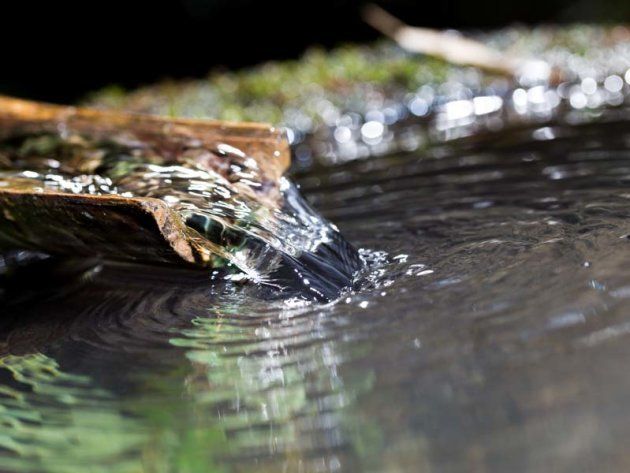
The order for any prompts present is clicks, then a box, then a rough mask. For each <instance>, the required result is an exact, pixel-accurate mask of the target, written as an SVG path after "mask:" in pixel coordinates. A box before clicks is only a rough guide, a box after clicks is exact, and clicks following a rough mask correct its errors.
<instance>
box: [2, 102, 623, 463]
mask: <svg viewBox="0 0 630 473" xmlns="http://www.w3.org/2000/svg"><path fill="white" fill-rule="evenodd" d="M629 116H630V115H628V111H627V109H623V108H618V109H616V110H614V111H612V112H609V113H604V114H602V115H601V116H599V117H591V119H589V120H583V121H582V123H573V124H568V123H567V122H566V121H564V120H563V121H558V122H555V123H546V124H544V125H532V124H530V125H521V126H519V127H516V128H510V129H505V130H503V131H498V132H493V133H484V134H481V135H477V136H474V137H469V138H463V139H458V140H455V141H450V142H446V143H442V144H436V145H434V146H432V147H430V148H428V149H425V150H422V151H417V152H413V153H407V154H399V155H395V156H389V157H381V158H377V159H372V160H366V161H353V162H348V163H345V164H343V165H342V166H337V167H331V168H321V169H314V170H312V171H309V172H307V173H304V174H301V175H298V176H296V180H297V182H298V183H299V184H300V185H301V189H302V192H303V193H304V195H305V196H307V197H308V199H309V200H310V201H311V202H312V203H313V204H314V207H315V208H317V209H318V210H319V211H321V212H322V213H323V215H324V216H326V217H327V218H329V219H330V220H331V221H333V222H335V223H336V224H337V225H338V226H339V227H340V229H341V231H342V233H343V234H344V236H345V237H346V238H347V239H348V240H349V241H351V242H352V243H353V244H354V245H356V247H358V248H362V250H361V252H362V256H363V259H364V260H365V261H366V264H367V265H368V270H367V271H366V273H365V274H364V276H363V277H362V278H360V280H359V281H358V282H357V287H356V288H355V290H354V291H352V292H349V293H348V294H347V295H344V296H343V297H342V299H341V300H338V301H334V302H332V303H328V304H318V303H306V302H303V301H296V300H294V299H292V300H290V301H284V300H277V299H276V300H271V301H270V300H265V299H263V298H261V297H259V295H258V294H257V293H256V292H255V291H254V288H253V287H252V286H251V285H244V286H242V287H241V286H238V287H237V286H235V285H234V284H231V283H225V284H224V283H217V284H214V285H211V286H209V285H208V281H207V278H206V277H202V276H200V275H199V274H197V273H189V272H186V271H175V270H173V271H166V270H156V269H151V270H150V271H149V270H147V269H146V268H140V267H133V266H125V265H111V266H106V267H102V266H98V265H96V266H93V265H90V264H89V263H88V262H86V263H85V265H83V266H81V267H77V266H76V265H71V264H67V263H64V262H63V261H61V262H60V261H57V260H55V259H50V258H45V257H37V258H34V257H31V259H30V260H29V261H24V260H25V258H26V257H25V256H24V255H21V254H14V255H12V256H11V257H10V258H8V257H7V258H6V259H5V260H4V262H3V265H4V266H5V267H11V268H13V269H12V270H11V273H10V274H8V273H7V274H6V275H5V276H4V279H3V280H2V286H1V287H2V292H1V293H0V297H2V319H1V321H0V323H1V324H2V327H1V331H0V334H1V339H0V340H1V345H0V346H1V350H2V353H3V357H2V358H1V359H0V365H1V369H0V423H1V424H2V429H1V430H0V449H1V450H2V455H1V456H0V470H2V471H12V472H13V471H16V472H17V471H21V472H39V471H42V472H74V471H76V472H84V471H93V472H98V471H104V472H105V471H107V472H137V471H147V472H171V471H173V472H174V471H177V472H214V471H226V472H228V471H236V472H239V471H270V472H271V471H273V472H276V471H287V472H292V471H304V472H307V471H314V472H328V471H331V472H336V471H378V472H382V471H386V472H398V471H440V472H443V471H479V472H482V471H567V472H568V471H571V472H574V471H625V470H627V469H628V467H629V466H630V457H629V456H628V453H627V448H626V447H627V438H628V435H629V434H630V427H629V426H630V414H629V413H628V409H627V403H628V398H629V397H630V377H628V376H627V366H628V363H629V362H630V345H627V344H628V342H629V341H630V272H629V271H628V267H629V263H630V187H629V186H630V151H629V149H630V120H629V119H628V117H629ZM5 272H6V270H5Z"/></svg>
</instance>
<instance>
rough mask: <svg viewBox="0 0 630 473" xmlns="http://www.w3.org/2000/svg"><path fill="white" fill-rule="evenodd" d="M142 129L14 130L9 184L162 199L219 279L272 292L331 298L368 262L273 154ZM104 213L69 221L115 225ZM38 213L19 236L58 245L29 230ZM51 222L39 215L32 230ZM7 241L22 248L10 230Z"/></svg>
mask: <svg viewBox="0 0 630 473" xmlns="http://www.w3.org/2000/svg"><path fill="white" fill-rule="evenodd" d="M58 129H59V130H61V131H58ZM136 133H137V134H138V137H137V138H135V139H133V138H129V137H128V136H123V137H122V138H121V137H118V136H113V137H112V138H108V139H107V140H103V139H101V138H99V137H94V136H92V135H90V134H89V133H88V132H84V131H83V132H81V131H77V130H72V129H69V127H68V125H67V124H66V123H59V124H57V125H56V127H55V131H54V132H48V131H47V132H39V133H32V132H28V133H24V134H22V135H16V136H11V137H9V138H6V139H4V141H3V142H1V143H0V189H9V190H12V189H17V190H28V191H30V192H33V193H46V192H51V191H52V192H61V193H64V194H76V195H98V196H117V197H118V196H122V197H125V198H134V197H135V198H152V199H159V200H160V201H162V202H164V203H166V204H167V205H168V206H169V207H170V208H171V209H172V210H173V211H174V212H175V213H176V214H177V216H178V217H179V219H180V220H181V222H182V223H183V224H182V225H181V227H182V228H183V230H182V231H181V233H183V235H182V238H184V237H185V238H187V240H188V241H191V242H193V244H194V245H195V248H196V249H198V251H197V253H199V259H200V261H199V263H200V266H205V267H206V268H207V273H208V274H210V273H211V274H212V279H220V278H223V277H225V276H226V274H225V273H226V272H227V273H230V274H228V276H227V277H232V276H233V275H234V273H236V277H237V278H239V279H247V280H249V281H251V282H253V283H256V284H257V287H259V288H261V289H262V291H261V293H262V292H264V293H266V295H267V296H272V297H282V298H289V297H296V298H301V299H316V300H319V301H331V300H334V299H336V298H338V297H339V296H340V294H341V293H343V291H345V290H346V289H348V288H349V287H350V286H351V285H352V283H353V279H354V277H355V276H356V275H358V273H359V272H360V270H361V269H362V262H361V260H360V257H359V254H358V252H357V250H356V249H355V248H354V247H352V245H350V244H349V243H348V242H347V241H346V240H344V238H343V237H342V236H341V235H340V234H339V232H338V230H337V229H336V228H335V227H334V226H333V225H331V224H330V223H329V222H327V221H326V220H324V219H322V218H321V216H320V215H318V214H317V213H316V212H315V211H314V210H313V209H312V208H311V207H310V206H309V205H308V203H307V202H306V201H304V199H303V198H302V196H301V195H300V193H299V192H298V190H297V189H296V187H295V185H294V184H293V183H292V182H291V181H290V180H289V179H288V178H286V177H279V179H276V178H274V177H272V176H271V174H273V173H274V172H277V171H275V170H274V169H273V158H274V157H273V156H267V157H265V159H266V160H267V161H266V162H265V164H266V165H265V166H263V163H260V162H258V161H256V159H254V158H253V157H250V156H248V155H247V154H245V153H244V152H242V151H240V150H238V149H236V148H234V147H232V146H229V145H227V144H225V143H219V144H218V145H216V146H215V147H214V148H211V149H207V147H204V146H201V145H200V144H198V143H197V144H191V143H186V145H187V146H181V144H178V143H172V142H168V141H166V140H165V144H163V145H162V146H161V147H160V146H156V147H153V146H151V145H152V144H154V143H151V141H150V138H149V139H147V138H146V137H144V136H142V134H141V132H136ZM189 141H193V140H189ZM198 141H199V140H198ZM169 146H170V147H172V148H174V149H176V150H178V151H177V152H175V151H173V150H171V149H169ZM278 153H279V152H278ZM172 155H175V156H176V158H173V157H172ZM278 155H279V154H278ZM31 205H33V204H31ZM102 214H103V212H101V213H100V214H97V215H96V216H95V217H94V216H93V217H91V218H92V219H91V220H87V223H85V222H84V223H75V222H81V221H82V220H83V221H85V217H81V218H79V217H77V216H74V217H72V218H67V219H66V222H65V223H64V224H65V225H75V229H76V228H78V230H75V231H76V232H94V233H98V232H101V233H103V232H107V231H112V232H113V231H116V230H115V229H114V228H108V227H99V226H98V225H94V224H93V219H94V218H97V219H99V218H100V219H105V220H106V219H107V218H108V217H107V215H106V216H105V217H102V216H101V215H102ZM7 215H9V216H8V217H7V221H9V222H11V221H15V220H16V218H15V217H14V216H12V215H11V213H10V212H9V211H7ZM88 217H90V215H88ZM34 218H36V217H33V215H32V212H31V214H29V216H28V217H27V218H26V220H27V221H28V223H23V221H20V222H19V223H18V225H17V228H18V230H17V232H18V235H17V236H14V237H13V240H18V241H20V240H22V241H21V244H25V242H24V241H23V240H25V239H26V240H27V241H26V243H30V244H31V245H33V246H31V247H30V248H32V249H36V250H42V251H51V248H50V247H47V246H46V245H45V244H42V243H41V242H40V241H39V240H38V241H31V240H33V238H30V237H28V236H26V237H24V236H21V234H20V232H21V231H20V230H19V228H20V225H34V224H33V223H31V221H32V220H33V219H34ZM69 222H71V223H69ZM88 225H89V229H87V230H86V228H85V227H86V226H88ZM114 225H115V224H114ZM114 225H112V227H113V226H114ZM9 226H11V227H12V226H13V225H9ZM48 230H49V229H48V228H46V227H45V226H42V225H41V224H40V227H39V228H36V229H32V230H31V231H34V232H35V233H37V232H45V231H48ZM10 231H14V232H15V230H10ZM29 238H30V239H29ZM98 238H104V239H106V238H107V235H106V234H105V235H102V234H100V235H98ZM8 241H9V242H10V244H11V246H10V247H9V248H13V245H14V244H13V243H12V236H11V235H9V236H8ZM0 243H1V242H0ZM25 248H29V246H26V247H25ZM69 250H70V251H66V253H70V254H73V253H76V251H77V250H76V248H69ZM57 251H59V250H57ZM53 253H54V252H53ZM94 253H96V250H94ZM143 261H146V260H143Z"/></svg>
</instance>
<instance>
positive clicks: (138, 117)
mask: <svg viewBox="0 0 630 473" xmlns="http://www.w3.org/2000/svg"><path fill="white" fill-rule="evenodd" d="M23 129H26V130H33V131H37V130H42V131H48V132H61V131H66V132H74V133H79V134H84V135H87V136H91V137H105V138H107V137H112V136H116V135H125V136H128V135H135V136H137V137H138V138H140V139H142V140H144V141H147V140H148V141H151V140H153V141H165V140H167V141H169V142H175V141H180V142H183V143H186V144H193V143H194V144H195V145H197V146H216V145H218V144H221V143H225V144H228V145H230V146H233V147H234V148H237V149H239V150H241V151H243V152H244V153H245V154H247V155H249V156H251V157H252V158H254V159H255V160H256V161H257V162H258V164H259V165H260V166H261V167H262V168H264V169H268V170H269V169H271V170H273V171H274V172H272V173H271V174H270V175H274V176H277V177H280V176H281V175H282V174H283V173H284V171H286V169H287V168H288V167H289V165H290V162H291V155H290V149H289V144H288V142H287V140H286V138H285V136H284V134H283V133H282V131H281V130H279V129H277V128H274V127H273V126H270V125H266V124H260V123H234V122H224V121H218V120H197V119H182V118H168V117H160V116H154V115H144V114H135V113H126V112H118V111H107V110H99V109H91V108H80V107H68V106H62V105H52V104H45V103H40V102H33V101H28V100H22V99H16V98H12V97H6V96H0V135H6V134H10V133H12V132H15V130H23Z"/></svg>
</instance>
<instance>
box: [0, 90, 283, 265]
mask: <svg viewBox="0 0 630 473" xmlns="http://www.w3.org/2000/svg"><path fill="white" fill-rule="evenodd" d="M46 133H47V134H55V135H60V136H71V135H77V136H81V137H82V138H83V139H87V140H91V141H95V142H98V141H104V140H106V141H108V142H115V143H119V144H124V145H129V146H131V147H133V148H135V149H142V150H149V151H150V152H151V153H154V154H157V155H159V156H160V157H161V158H163V159H164V161H165V162H169V163H177V162H179V158H180V155H181V154H182V153H184V152H187V151H190V150H191V149H195V150H207V151H208V153H207V156H210V157H209V158H208V157H207V156H206V158H204V160H203V166H205V167H206V168H208V169H210V170H213V171H216V172H218V173H219V174H226V173H227V172H228V171H227V170H226V169H228V168H229V159H228V158H225V157H224V156H222V155H221V154H220V153H217V152H216V149H217V147H219V146H220V145H229V146H231V147H233V148H235V149H238V150H239V151H242V152H243V153H244V154H245V155H246V156H247V158H248V159H249V158H252V159H254V160H255V161H256V163H257V167H258V169H259V171H260V175H261V177H262V178H264V180H265V181H267V182H268V183H270V185H269V186H267V188H268V190H267V191H265V193H263V194H261V196H260V199H261V200H264V201H265V202H269V201H274V200H277V199H279V193H278V192H277V189H278V180H279V179H280V177H281V176H282V174H283V173H284V172H285V170H286V169H287V168H288V166H289V163H290V152H289V147H288V143H287V142H286V140H285V139H284V138H283V136H282V134H281V133H280V131H278V130H276V129H274V128H272V127H270V126H268V125H263V124H254V123H229V122H221V121H210V120H190V119H171V118H163V117H156V116H148V115H139V114H129V113H121V112H111V111H100V110H95V109H88V108H75V107H64V106H58V105H49V104H40V103H35V102H30V101H24V100H19V99H13V98H8V97H0V142H3V141H5V140H10V139H11V138H13V137H16V136H23V135H37V134H46ZM143 152H144V151H143ZM6 164H7V163H0V167H3V165H4V166H6ZM9 164H10V163H9ZM5 169H6V168H5ZM270 194H271V195H272V197H271V198H270ZM278 205H279V203H278ZM0 249H2V250H8V249H29V250H37V251H43V252H46V253H50V254H70V255H82V256H84V255H85V256H87V255H99V256H102V257H105V258H108V259H113V260H131V261H139V262H147V263H169V264H185V265H197V266H212V265H213V261H214V259H213V256H217V255H220V253H221V251H220V250H221V249H220V248H216V251H215V252H213V251H212V250H213V248H212V244H211V243H209V242H208V241H205V240H204V239H202V238H201V237H200V235H199V234H198V233H196V232H195V231H194V230H192V229H190V228H188V227H187V226H186V225H185V224H184V222H183V221H182V218H181V217H180V215H179V214H178V213H177V212H175V211H173V210H172V209H171V208H170V207H169V206H168V205H167V203H165V202H163V201H161V200H159V199H155V198H150V197H122V196H118V195H84V194H73V193H65V192H58V191H56V190H50V189H47V188H46V187H44V186H41V187H32V188H30V187H29V186H28V185H26V186H24V185H21V183H20V182H19V180H17V181H16V183H15V185H13V184H12V183H11V182H10V181H9V182H0Z"/></svg>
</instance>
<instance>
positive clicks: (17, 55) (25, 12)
mask: <svg viewBox="0 0 630 473" xmlns="http://www.w3.org/2000/svg"><path fill="white" fill-rule="evenodd" d="M365 3H366V2H365V1H359V0H276V1H264V0H164V1H160V0H152V1H150V0H107V1H99V0H92V1H90V0H85V1H83V2H68V1H54V0H48V1H34V0H17V1H9V0H1V1H0V41H1V43H0V44H1V45H2V56H0V57H1V59H0V93H3V94H12V95H16V96H22V97H30V98H35V99H40V100H49V101H55V102H72V101H75V100H78V99H80V98H81V97H82V96H84V95H85V94H86V93H88V92H89V91H92V90H95V89H98V88H100V87H103V86H105V85H108V84H112V83H115V84H119V85H122V86H124V87H128V88H131V87H137V86H138V85H141V84H145V83H150V82H154V81H156V80H159V79H161V78H165V77H172V78H182V77H200V76H203V75H205V74H206V73H207V72H208V71H209V70H210V69H212V68H216V67H219V66H221V67H230V68H237V67H243V66H247V65H250V64H254V63H257V62H260V61H264V60H267V59H282V58H294V57H298V56H299V55H300V53H301V52H302V51H304V49H305V48H307V47H308V46H310V45H314V44H318V45H322V46H325V47H332V46H334V45H336V44H339V43H343V42H349V41H367V40H373V39H375V38H377V37H378V35H377V33H375V32H374V31H372V30H371V29H370V28H369V27H368V26H366V25H365V24H363V22H362V21H361V19H360V14H359V12H360V9H361V6H362V5H363V4H365ZM377 3H378V4H380V5H381V6H383V7H385V8H386V9H388V10H390V11H391V12H392V13H394V14H396V15H397V16H399V17H400V18H402V19H403V20H405V21H406V22H408V23H411V24H416V25H423V26H431V27H437V28H461V29H475V28H492V27H498V26H504V25H508V24H512V23H515V22H519V23H526V24H536V23H550V22H553V23H557V22H569V21H582V22H606V21H612V22H624V21H628V20H629V19H630V1H628V0H600V1H586V0H578V1H577V2H576V1H569V0H529V1H525V0H520V1H519V0H509V1H504V2H489V1H484V0H478V1H465V0H444V1H440V0H434V1H431V2H422V1H412V0H381V1H379V2H377Z"/></svg>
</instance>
